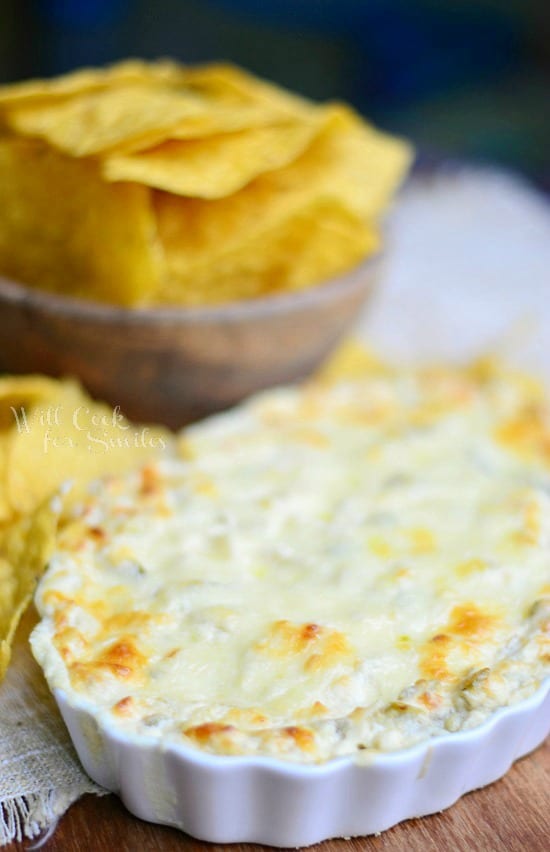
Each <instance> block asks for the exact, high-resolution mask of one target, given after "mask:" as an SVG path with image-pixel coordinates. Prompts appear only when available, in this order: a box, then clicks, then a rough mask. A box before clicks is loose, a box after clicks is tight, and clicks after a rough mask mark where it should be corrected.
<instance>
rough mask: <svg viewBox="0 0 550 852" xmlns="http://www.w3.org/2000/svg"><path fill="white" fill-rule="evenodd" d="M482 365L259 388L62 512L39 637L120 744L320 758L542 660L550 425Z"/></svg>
mask: <svg viewBox="0 0 550 852" xmlns="http://www.w3.org/2000/svg"><path fill="white" fill-rule="evenodd" d="M549 422H550V421H549V418H548V414H547V409H546V408H545V403H544V400H543V399H542V396H541V394H540V392H539V390H538V389H537V388H536V387H535V386H534V385H533V384H532V383H531V382H529V381H528V380H524V379H523V378H521V377H518V376H515V375H512V374H507V373H505V372H503V371H500V370H498V369H495V368H491V367H490V366H488V365H477V366H475V367H473V368H470V369H464V370H459V369H450V368H449V369H445V368H439V367H438V368H429V369H425V370H419V371H399V370H395V371H392V370H386V369H382V368H381V369H379V370H377V371H375V372H374V373H373V374H372V375H370V376H368V377H366V378H363V379H361V378H353V379H352V380H350V381H347V382H340V383H338V384H334V383H332V382H330V381H328V380H327V381H324V382H319V381H318V382H316V383H312V384H310V385H307V386H305V387H303V388H300V389H294V388H290V389H279V390H275V391H270V392H267V393H264V394H261V395H259V396H257V397H256V398H254V399H252V400H251V401H250V402H249V403H247V404H246V405H244V406H241V407H240V408H238V409H235V410H234V411H232V412H229V413H227V414H224V415H221V416H219V417H215V418H211V419H210V420H209V421H206V422H204V423H203V424H200V425H198V426H195V427H192V428H190V429H188V430H186V432H185V435H184V437H183V438H182V442H181V443H182V457H181V458H172V457H170V458H169V457H167V458H165V459H164V460H163V461H161V462H158V463H156V464H149V465H147V466H146V467H144V468H142V469H141V470H139V471H136V472H135V473H133V474H130V475H128V476H125V477H111V478H109V479H107V480H104V481H102V482H99V483H95V484H94V485H92V486H91V487H90V489H89V492H88V494H87V496H86V498H85V499H84V500H83V501H82V503H80V504H79V505H78V506H76V507H74V508H73V509H72V510H71V515H70V517H69V518H66V519H64V522H63V526H62V529H61V532H60V535H59V540H58V546H57V550H56V552H55V554H54V556H53V557H52V560H51V563H50V567H49V569H48V571H47V573H46V575H45V577H44V578H43V580H42V581H41V584H40V588H39V592H38V595H37V604H38V607H39V609H40V612H41V614H42V616H43V621H42V623H41V624H40V625H39V627H38V628H37V629H36V631H35V633H34V635H33V638H32V644H33V649H34V653H35V655H36V657H37V658H38V660H39V661H40V663H41V664H42V666H43V668H44V670H45V672H46V676H47V678H48V680H49V682H50V684H51V686H53V687H61V688H63V689H64V690H66V691H67V692H68V693H69V694H70V695H71V694H72V695H74V697H75V698H76V699H84V700H86V701H87V703H88V705H89V706H92V707H93V708H94V712H95V713H96V714H97V715H98V717H102V718H105V719H107V720H108V721H109V723H111V724H114V725H116V726H117V727H118V728H120V729H122V730H124V731H125V732H126V733H127V734H128V735H129V736H139V735H142V734H146V735H147V736H148V737H156V738H158V739H159V741H163V742H176V743H182V744H187V745H188V746H190V747H194V748H199V749H203V750H207V751H210V752H214V753H220V754H264V755H272V756H277V757H280V758H283V759H288V760H298V761H305V762H318V761H324V760H328V759H331V758H334V757H337V756H340V755H344V754H355V753H358V752H361V753H363V752H365V751H367V752H376V751H380V750H382V751H386V750H393V749H398V748H403V747H407V746H410V745H412V744H414V743H416V742H419V741H422V740H424V739H426V738H429V737H432V736H436V735H439V734H441V733H444V732H446V731H447V732H453V731H458V730H463V729H466V728H470V727H473V726H475V725H478V724H479V723H480V722H482V721H483V720H485V719H486V718H487V717H488V716H490V715H491V714H492V713H493V712H494V711H495V710H496V709H498V708H499V707H502V706H506V705H508V704H511V703H513V702H515V701H518V700H520V699H522V698H524V697H527V696H528V695H530V694H532V693H533V692H534V691H535V689H536V688H537V687H538V685H539V684H540V683H541V682H542V680H543V678H544V677H545V676H547V675H548V674H549V673H550V648H549V630H550V594H549V592H550V454H549V447H550V427H549Z"/></svg>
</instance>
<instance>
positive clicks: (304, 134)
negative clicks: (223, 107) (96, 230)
mask: <svg viewBox="0 0 550 852" xmlns="http://www.w3.org/2000/svg"><path fill="white" fill-rule="evenodd" d="M317 130H318V123H317V122H314V121H310V122H296V121H295V122H287V123H285V124H275V125H271V126H269V127H256V128H253V129H246V130H241V131H237V132H233V133H226V134H223V135H217V136H209V137H207V138H204V139H194V140H187V141H168V142H165V143H164V144H162V145H159V146H158V147H156V148H153V149H152V150H149V151H142V152H140V153H135V154H127V155H118V156H116V155H115V156H110V157H107V158H106V159H105V160H104V163H103V174H104V176H105V177H106V178H107V179H108V180H111V181H136V182H137V183H142V184H145V185H146V186H151V187H155V188H156V189H163V190H166V191H167V192H172V193H175V194H178V195H186V196H194V197H197V198H207V199H215V198H224V197H225V196H227V195H231V194H232V193H234V192H237V191H238V190H239V189H242V187H243V186H245V185H246V184H248V183H250V181H251V180H253V179H254V178H256V177H258V175H260V174H262V173H264V172H268V171H272V170H273V169H279V168H281V167H282V166H286V165H287V164H288V163H290V162H292V161H293V160H295V159H296V157H298V156H299V155H300V154H302V153H303V152H304V150H305V149H306V148H307V146H308V145H309V144H310V142H311V140H312V139H313V137H314V136H315V134H316V133H317Z"/></svg>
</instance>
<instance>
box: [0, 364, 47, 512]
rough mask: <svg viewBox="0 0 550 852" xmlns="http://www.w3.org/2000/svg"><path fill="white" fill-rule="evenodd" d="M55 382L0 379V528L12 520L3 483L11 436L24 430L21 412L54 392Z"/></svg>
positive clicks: (11, 377)
mask: <svg viewBox="0 0 550 852" xmlns="http://www.w3.org/2000/svg"><path fill="white" fill-rule="evenodd" d="M57 385H58V382H56V381H55V379H48V378H46V377H45V376H24V377H20V376H18V377H15V376H4V377H2V378H0V524H1V523H2V522H3V521H6V520H8V519H10V518H12V516H13V513H14V510H13V507H12V506H11V505H10V502H9V498H8V494H7V488H6V480H7V470H8V464H7V459H8V451H9V445H10V442H11V438H12V434H13V432H15V431H18V430H23V429H24V428H25V419H24V415H23V414H22V412H26V411H29V410H30V409H31V408H32V406H34V405H36V404H40V403H41V402H43V401H44V400H47V398H48V397H49V396H50V395H51V394H52V393H53V392H54V391H55V389H56V387H57Z"/></svg>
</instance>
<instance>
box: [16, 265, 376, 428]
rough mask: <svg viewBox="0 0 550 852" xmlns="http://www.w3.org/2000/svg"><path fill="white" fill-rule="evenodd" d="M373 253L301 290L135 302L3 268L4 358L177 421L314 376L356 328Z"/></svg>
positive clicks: (133, 409)
mask: <svg viewBox="0 0 550 852" xmlns="http://www.w3.org/2000/svg"><path fill="white" fill-rule="evenodd" d="M376 267H377V261H376V259H372V260H369V261H368V262H366V263H364V264H363V265H361V266H360V267H358V268H357V269H355V270H354V271H352V272H350V273H348V274H346V275H344V276H342V277H340V278H338V279H333V280H331V281H329V282H328V283H326V284H322V285H319V286H317V287H314V288H311V289H309V290H305V291H303V292H300V293H295V294H285V295H280V296H272V297H267V298H262V299H257V300H254V301H248V302H239V303H238V302H235V303H231V304H228V305H220V306H216V307H204V308H150V309H143V310H129V309H123V308H115V307H112V306H109V305H101V304H97V303H92V302H86V301H84V300H80V299H69V298H65V297H60V296H55V295H53V294H49V293H44V292H41V291H38V290H34V289H32V288H30V287H26V286H23V285H21V284H17V283H15V282H11V281H7V280H6V279H2V278H0V341H1V342H0V370H2V371H5V372H10V373H45V374H47V375H52V376H64V375H71V376H76V377H77V378H79V379H80V380H81V381H82V383H83V384H84V385H85V387H86V388H87V389H88V390H89V392H90V393H91V394H92V395H93V396H95V397H97V398H99V399H104V400H106V401H107V402H109V403H111V404H112V405H120V407H121V409H122V411H124V413H126V414H127V415H128V416H129V417H130V418H132V419H134V420H136V421H142V422H145V421H148V422H158V423H164V424H166V425H167V426H170V427H172V428H177V427H179V426H182V425H184V424H185V423H188V422H190V421H192V420H196V419H198V418H199V417H202V416H204V415H206V414H210V413H212V412H214V411H219V410H221V409H224V408H227V407H228V406H231V405H233V404H234V403H236V402H238V401H239V400H241V399H243V398H244V397H245V396H247V395H249V394H250V393H253V392H254V391H257V390H260V389H262V388H266V387H270V386H273V385H276V384H281V383H285V382H293V381H296V380H298V379H301V378H303V377H305V376H307V375H308V374H309V373H311V372H312V370H314V369H315V367H317V366H318V365H319V364H320V362H321V361H322V360H323V358H324V357H325V356H326V355H327V354H328V353H329V352H330V351H331V350H332V349H333V347H334V346H335V345H336V343H337V342H338V341H339V339H340V338H341V337H342V335H343V334H344V332H345V331H346V330H347V329H348V328H349V326H350V323H351V322H352V321H353V319H354V317H355V316H356V313H357V311H358V309H359V307H360V306H361V305H362V303H363V302H364V301H365V299H366V297H367V296H368V294H369V292H370V290H371V288H372V286H373V284H374V281H375V277H376Z"/></svg>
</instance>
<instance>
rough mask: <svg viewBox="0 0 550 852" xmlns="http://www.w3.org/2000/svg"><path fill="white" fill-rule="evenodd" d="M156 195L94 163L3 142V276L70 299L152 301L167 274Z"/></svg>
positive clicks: (29, 143) (26, 143)
mask: <svg viewBox="0 0 550 852" xmlns="http://www.w3.org/2000/svg"><path fill="white" fill-rule="evenodd" d="M158 251H159V249H158V245H157V242H156V227H155V221H154V217H153V211H152V208H151V199H150V192H149V190H148V189H147V188H146V187H143V186H138V185H136V184H130V183H125V184H122V183H120V184H108V183H106V182H105V181H103V180H102V179H101V178H100V176H99V174H98V166H97V164H96V163H95V162H92V161H82V160H76V159H74V158H69V157H65V156H63V155H61V154H57V153H56V152H54V151H52V150H51V149H48V148H46V147H45V146H44V145H43V144H42V143H40V142H37V141H34V140H28V139H18V138H4V139H0V273H3V274H4V275H6V276H8V277H12V278H14V279H16V280H19V281H22V282H23V283H26V284H31V285H34V286H37V287H42V288H44V289H47V290H52V291H55V292H59V293H64V294H66V295H77V296H82V297H84V298H89V299H103V300H105V301H108V302H112V303H115V304H120V305H134V304H139V303H142V302H144V301H146V300H147V299H148V298H150V296H151V294H152V293H153V292H154V291H155V290H156V288H157V286H158V276H159V272H160V267H159V256H158Z"/></svg>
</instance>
